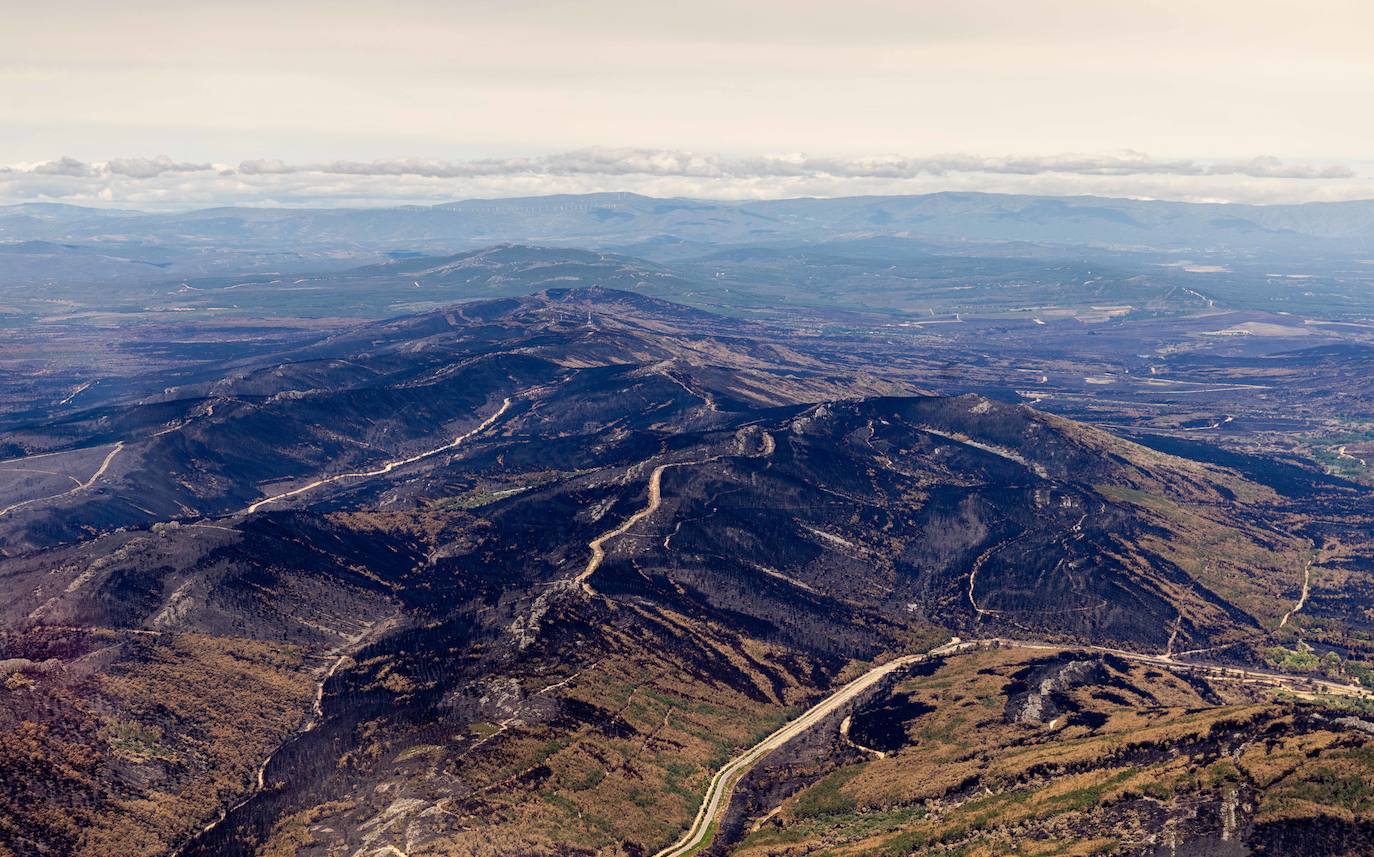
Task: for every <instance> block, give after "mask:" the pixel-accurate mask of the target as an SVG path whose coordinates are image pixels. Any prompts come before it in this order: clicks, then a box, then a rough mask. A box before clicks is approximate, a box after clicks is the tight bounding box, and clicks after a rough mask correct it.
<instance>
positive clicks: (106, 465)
mask: <svg viewBox="0 0 1374 857" xmlns="http://www.w3.org/2000/svg"><path fill="white" fill-rule="evenodd" d="M123 451H124V441H122V440H121V441H119V442H118V443H116V444H115V445H114V448H112V449H111V450H110V451H109V453H108V454H106V456H105V460H104V461H102V462H100V467H98V468H96V471H95V473H92V474H91V478H90V479H87V480H86V481H85V482H77V483H76V487H75V488H69V489H67V490H66V491H63V492H61V493H60V494H53V495H52V496H50V497H34V498H32V499H30V500H24V501H23V502H20V503H15V504H14V505H12V506H6V507H5V508H3V509H0V515H8V514H9V513H10V512H13V511H15V510H16V509H22V508H24V507H25V506H28V505H31V504H33V503H42V502H44V501H45V500H57V499H59V498H62V497H66V496H67V495H68V494H75V493H76V492H78V491H85V490H87V489H88V488H90V487H91V486H92V485H94V484H95V483H96V480H97V479H99V478H100V477H102V476H104V475H105V471H106V470H109V469H110V462H112V461H114V460H115V456H116V455H119V453H121V452H123ZM33 457H34V458H38V457H39V456H36V455H35V456H33ZM68 478H69V479H75V477H68Z"/></svg>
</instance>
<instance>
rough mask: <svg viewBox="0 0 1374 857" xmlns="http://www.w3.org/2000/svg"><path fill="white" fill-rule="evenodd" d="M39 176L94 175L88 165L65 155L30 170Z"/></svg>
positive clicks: (93, 171)
mask: <svg viewBox="0 0 1374 857" xmlns="http://www.w3.org/2000/svg"><path fill="white" fill-rule="evenodd" d="M31 172H34V173H36V174H38V175H40V176H73V177H77V176H89V175H94V174H95V170H93V169H92V168H91V167H90V165H88V164H85V163H83V162H81V161H78V160H77V159H76V158H69V157H67V156H65V155H63V156H62V157H60V158H58V159H57V160H55V161H47V162H46V163H42V164H39V165H37V166H35V167H33V169H32V170H31Z"/></svg>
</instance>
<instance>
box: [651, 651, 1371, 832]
mask: <svg viewBox="0 0 1374 857" xmlns="http://www.w3.org/2000/svg"><path fill="white" fill-rule="evenodd" d="M996 645H1001V646H1006V647H1010V648H1018V649H1035V650H1047V651H1062V650H1065V649H1069V650H1076V651H1088V652H1097V653H1100V654H1108V655H1115V656H1116V657H1119V658H1122V659H1123V660H1127V661H1132V662H1134V663H1141V664H1147V665H1150V666H1155V667H1159V668H1161V669H1167V670H1171V671H1175V672H1183V671H1197V672H1204V673H1208V674H1210V675H1212V676H1214V677H1217V678H1222V679H1232V680H1235V681H1240V682H1243V683H1246V684H1260V685H1265V686H1270V687H1279V688H1285V689H1289V690H1296V691H1300V692H1306V691H1308V690H1309V689H1311V688H1316V689H1317V690H1320V691H1324V692H1327V693H1333V694H1337V695H1341V696H1360V697H1365V698H1374V692H1371V691H1369V690H1366V689H1364V688H1362V687H1355V686H1352V685H1346V684H1341V683H1339V682H1334V681H1328V680H1326V679H1319V678H1313V677H1309V676H1294V675H1288V674H1285V673H1279V672H1274V671H1271V670H1256V669H1249V668H1242V667H1229V666H1221V665H1218V664H1200V663H1190V662H1187V661H1178V660H1174V659H1173V657H1171V656H1169V655H1146V654H1141V653H1139V652H1129V651H1126V650H1124V649H1112V648H1108V647H1106V646H1075V645H1070V644H1065V643H1050V642H1044V643H1041V642H1027V641H1023V640H1009V639H1003V638H990V639H983V640H960V639H959V638H958V637H955V638H953V639H952V640H950V641H949V642H948V643H945V644H944V645H942V646H937V647H936V648H934V649H931V650H930V651H928V652H924V653H922V654H918V655H905V656H903V657H900V658H897V659H896V660H893V661H889V662H888V663H885V664H883V665H881V666H878V667H874V668H873V669H871V670H869V671H868V672H866V673H864V674H863V675H861V676H859V677H858V678H856V679H854V680H853V681H851V682H849V683H848V684H846V685H845V686H844V687H841V688H840V689H839V690H837V691H835V692H834V693H832V694H831V695H830V696H827V697H826V698H825V699H823V700H821V701H820V702H818V703H816V705H814V706H812V707H811V708H809V709H807V711H806V712H805V713H804V714H802V715H801V716H799V717H797V718H796V719H795V720H791V721H789V722H788V723H787V724H786V725H784V726H782V727H781V728H780V729H778V730H777V731H776V732H774V733H773V734H771V735H769V736H768V737H767V738H764V739H763V740H762V741H760V742H759V743H757V744H755V745H754V746H753V747H751V748H749V749H748V750H746V751H744V752H743V753H741V754H740V755H738V756H736V757H735V758H734V759H731V760H730V761H729V762H728V763H727V764H726V765H725V767H723V768H721V769H720V770H719V771H717V772H716V775H715V776H714V777H713V778H712V779H711V782H710V784H709V785H707V787H706V796H705V798H704V799H703V800H702V803H701V808H700V809H699V810H697V815H696V818H695V819H693V821H692V824H691V826H690V827H688V828H687V832H686V833H684V834H683V835H682V837H681V838H680V839H678V841H677V842H675V843H673V844H672V845H670V846H669V847H667V848H665V849H663V850H662V851H659V852H658V853H657V854H655V855H654V857H685V855H688V854H692V853H694V852H695V851H697V850H698V849H700V848H703V847H705V846H707V845H709V844H710V840H711V837H713V836H714V835H715V831H716V823H717V822H718V821H719V817H720V815H721V814H722V813H723V812H724V810H725V809H726V807H727V806H728V805H729V802H730V795H731V793H732V792H733V790H734V786H735V784H736V783H737V782H739V780H740V778H741V777H742V776H743V775H744V774H745V773H746V772H747V771H748V770H749V769H750V768H752V767H753V766H754V765H755V764H756V763H758V761H759V760H760V759H762V758H763V757H764V756H766V755H768V754H769V753H771V752H773V751H774V750H776V749H778V748H779V747H781V746H783V745H784V744H786V743H787V742H789V741H791V740H792V739H793V738H796V737H797V736H799V735H801V734H802V733H803V732H805V731H807V730H808V729H810V728H811V727H813V726H815V725H816V724H817V723H819V722H820V721H821V720H823V719H825V717H826V716H827V715H829V714H832V713H834V712H835V711H837V710H838V709H840V708H842V707H843V706H845V705H847V704H849V703H850V702H852V701H854V699H855V698H856V697H858V696H859V695H860V694H861V693H863V692H864V691H866V690H868V689H869V688H871V687H873V685H874V684H876V683H877V682H878V681H880V680H882V679H883V678H884V677H886V676H888V675H890V674H891V673H892V672H893V671H895V670H898V669H901V668H902V667H905V666H907V665H909V664H913V663H917V662H919V661H922V660H924V659H926V658H928V657H934V656H941V655H952V654H958V653H960V652H966V651H971V650H974V649H982V648H988V647H991V646H996Z"/></svg>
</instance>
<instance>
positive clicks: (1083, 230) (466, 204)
mask: <svg viewBox="0 0 1374 857" xmlns="http://www.w3.org/2000/svg"><path fill="white" fill-rule="evenodd" d="M873 236H903V237H909V238H921V239H927V240H931V241H937V242H942V243H943V242H950V241H955V242H969V241H972V242H985V241H986V242H1001V241H1017V242H1034V243H1044V244H1052V245H1064V246H1087V247H1099V248H1115V249H1148V250H1155V251H1176V250H1186V251H1190V252H1201V251H1213V252H1237V253H1248V252H1262V253H1266V254H1282V253H1285V252H1288V251H1294V250H1297V249H1302V250H1303V251H1304V252H1306V253H1309V254H1310V253H1311V252H1312V251H1313V249H1316V250H1318V251H1324V252H1336V253H1368V252H1371V251H1374V201H1368V200H1365V201H1355V202H1333V203H1307V204H1302V205H1273V206H1260V205H1242V204H1220V203H1218V204H1194V203H1182V202H1165V201H1148V200H1132V199H1109V198H1101V197H1044V196H1019V195H1004V194H982V193H937V194H929V195H924V196H869V197H848V198H839V199H809V198H808V199H788V200H765V201H747V202H722V201H709V200H693V199H655V198H651V197H645V196H639V195H636V194H629V193H599V194H587V195H580V196H546V197H528V198H518V199H492V200H465V201H461V202H453V203H445V204H442V205H435V206H431V207H423V206H402V207H395V208H371V209H327V210H326V209H262V208H212V209H204V210H199V211H188V212H180V213H170V214H169V213H143V212H136V211H128V210H100V209H90V208H81V207H76V206H69V205H54V204H29V205H15V206H6V207H0V241H4V242H20V241H52V242H65V243H71V244H79V245H86V244H90V243H98V244H101V245H106V246H128V247H135V246H142V247H153V248H167V247H194V246H195V245H197V244H202V245H203V244H204V243H205V242H215V243H216V244H217V245H220V246H222V247H227V248H237V249H240V250H242V249H244V248H248V247H252V248H257V249H259V250H263V251H273V250H275V251H280V250H290V251H291V252H312V253H322V252H324V251H326V250H327V251H331V252H334V253H348V254H358V255H367V254H380V253H386V252H397V251H400V252H404V251H407V250H413V251H417V252H425V253H434V252H439V251H446V252H456V251H459V250H463V249H472V248H475V247H479V246H486V245H490V244H493V243H497V242H505V241H518V242H530V243H541V244H557V245H564V246H593V247H600V248H618V249H622V250H627V249H633V250H634V251H635V253H636V255H644V256H649V257H654V256H656V255H662V254H671V253H673V252H674V251H675V249H676V250H681V248H683V247H686V248H689V249H690V248H693V247H695V246H696V245H700V244H711V245H752V244H770V243H779V242H783V243H785V242H792V241H828V240H836V239H843V238H862V237H873Z"/></svg>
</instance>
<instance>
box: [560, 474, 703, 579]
mask: <svg viewBox="0 0 1374 857" xmlns="http://www.w3.org/2000/svg"><path fill="white" fill-rule="evenodd" d="M718 458H720V456H719V455H717V456H712V457H711V458H701V459H694V460H692V461H670V462H668V463H667V464H660V465H659V466H657V467H655V468H654V470H653V473H651V474H649V501H648V502H647V503H645V504H644V508H643V509H640V510H639V511H638V512H635V513H634V514H633V515H631V516H630V517H628V518H626V519H625V520H624V521H622V522H621V523H620V525H619V526H617V527H616V528H615V529H613V530H608V531H607V532H604V533H602V534H601V535H599V536H597V537H596V538H594V539H592V540H591V541H590V542H587V547H589V548H591V549H592V555H591V558H590V559H588V560H587V565H586V567H585V568H583V569H582V571H581V573H579V574H578V575H577V576H576V577H574V578H573V583H574V584H576V585H578V586H581V587H582V590H583V591H584V592H586V593H587V594H588V595H595V594H596V590H595V589H593V588H592V585H591V583H590V580H591V576H592V575H593V574H594V573H595V572H596V570H597V569H598V568H600V567H601V562H602V560H604V559H605V558H606V542H609V541H611V540H612V539H615V538H618V537H620V536H623V535H625V533H627V532H629V530H630V528H631V527H633V526H634V525H635V524H638V523H639V522H640V521H642V520H644V519H645V518H647V517H649V516H650V515H652V514H653V513H654V512H657V511H658V507H659V506H661V505H662V504H663V471H665V470H667V469H668V468H669V467H691V466H693V465H696V464H706V463H707V462H710V461H715V460H716V459H718Z"/></svg>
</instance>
